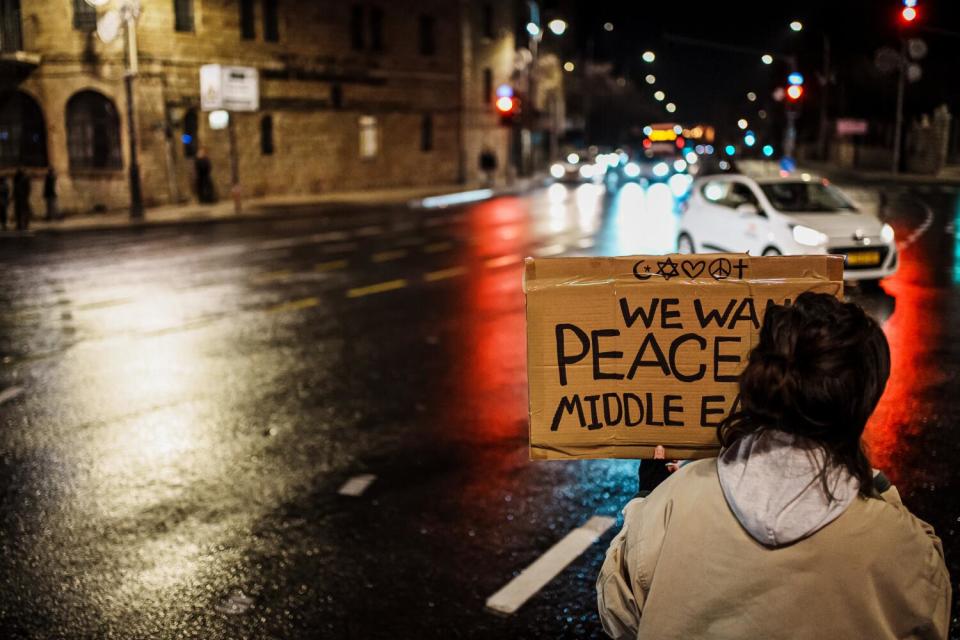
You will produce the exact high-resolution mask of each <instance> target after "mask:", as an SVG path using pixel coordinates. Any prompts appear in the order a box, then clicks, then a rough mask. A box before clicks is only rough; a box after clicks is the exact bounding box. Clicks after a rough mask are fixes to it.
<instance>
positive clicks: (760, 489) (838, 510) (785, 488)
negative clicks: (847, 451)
mask: <svg viewBox="0 0 960 640" xmlns="http://www.w3.org/2000/svg"><path fill="white" fill-rule="evenodd" d="M824 461H825V454H824V452H823V449H821V448H820V447H819V446H818V445H817V444H815V443H814V442H812V441H810V440H807V439H806V438H802V437H800V436H795V435H792V434H789V433H785V432H783V431H773V430H771V431H762V432H760V433H759V434H751V435H748V436H745V437H743V438H740V439H739V440H738V441H737V442H736V443H735V444H734V445H733V446H731V447H730V448H728V449H726V450H724V451H723V453H721V454H720V458H719V460H718V463H717V474H718V475H719V477H720V486H721V487H722V489H723V495H724V497H725V498H726V500H727V504H728V505H729V506H730V510H731V511H732V512H733V514H734V515H735V516H736V518H737V520H739V521H740V524H741V525H742V526H743V528H744V529H746V531H747V532H748V533H749V534H750V535H751V536H753V538H754V539H756V540H757V542H760V543H761V544H764V545H766V546H768V547H780V546H784V545H788V544H791V543H793V542H796V541H797V540H800V539H802V538H806V537H807V536H809V535H811V534H813V533H815V532H817V531H819V530H820V529H822V528H823V527H825V526H827V525H828V524H830V523H831V522H833V521H834V520H836V519H837V518H839V517H840V515H841V514H842V513H843V512H844V511H846V510H847V507H849V506H850V504H851V503H852V502H853V500H854V498H856V497H857V492H858V490H859V488H860V483H859V481H858V480H857V479H856V478H855V477H854V476H852V475H851V474H850V472H849V471H847V469H846V468H845V467H841V466H832V467H831V468H830V470H829V472H828V473H827V485H828V487H829V488H830V494H832V497H831V496H830V495H827V494H826V493H825V492H824V490H823V483H822V480H821V479H820V478H819V476H818V473H819V471H820V469H821V468H822V467H823V465H824Z"/></svg>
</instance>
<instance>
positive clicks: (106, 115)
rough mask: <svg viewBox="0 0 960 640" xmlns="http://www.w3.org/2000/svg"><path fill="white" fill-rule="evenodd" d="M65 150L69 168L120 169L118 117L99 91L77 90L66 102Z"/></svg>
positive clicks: (111, 104)
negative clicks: (68, 156) (67, 153)
mask: <svg viewBox="0 0 960 640" xmlns="http://www.w3.org/2000/svg"><path fill="white" fill-rule="evenodd" d="M67 151H68V152H69V154H70V167H71V168H72V169H120V168H121V167H123V160H122V157H121V155H120V118H119V117H118V116H117V108H116V107H114V106H113V103H112V102H111V101H110V99H109V98H107V97H106V96H105V95H103V94H102V93H98V92H96V91H80V92H77V93H75V94H73V97H72V98H70V100H69V101H68V102H67Z"/></svg>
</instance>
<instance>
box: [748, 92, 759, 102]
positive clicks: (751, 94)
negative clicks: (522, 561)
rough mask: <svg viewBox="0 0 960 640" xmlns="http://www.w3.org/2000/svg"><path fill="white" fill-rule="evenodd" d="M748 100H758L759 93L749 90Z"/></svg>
mask: <svg viewBox="0 0 960 640" xmlns="http://www.w3.org/2000/svg"><path fill="white" fill-rule="evenodd" d="M747 100H749V101H750V102H756V101H757V94H755V93H754V92H753V91H749V92H747Z"/></svg>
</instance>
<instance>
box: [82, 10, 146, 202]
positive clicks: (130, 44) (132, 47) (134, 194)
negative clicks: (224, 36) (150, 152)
mask: <svg viewBox="0 0 960 640" xmlns="http://www.w3.org/2000/svg"><path fill="white" fill-rule="evenodd" d="M109 1H110V0H86V3H87V4H89V5H90V6H91V7H95V8H99V7H103V6H105V5H106V4H107V3H108V2H109ZM110 14H113V15H114V16H116V17H115V18H113V19H118V20H119V22H121V23H122V24H123V29H124V35H125V36H126V39H127V60H126V63H127V64H126V72H125V73H124V74H123V81H124V87H125V88H126V97H127V143H128V145H129V147H130V152H129V153H130V167H129V181H130V217H131V218H133V219H136V220H139V219H141V218H143V189H142V187H141V184H140V161H139V159H138V158H137V128H136V126H135V124H134V122H135V120H136V116H135V113H136V110H135V105H134V91H133V79H134V78H135V77H136V76H137V73H138V67H139V65H138V62H139V61H138V55H137V18H139V17H140V0H120V2H119V7H118V8H117V9H116V11H115V12H113V11H111V12H108V15H110ZM104 19H106V15H105V16H103V17H102V18H98V20H97V24H98V29H97V31H98V34H99V35H100V37H101V38H102V39H104V40H105V41H110V40H112V39H113V38H114V37H115V35H116V32H115V31H114V29H115V27H116V23H115V22H113V23H112V24H113V26H114V29H108V30H107V31H108V32H109V31H112V33H108V32H103V31H101V29H100V28H99V27H100V24H101V22H100V21H101V20H104ZM111 22H112V20H111Z"/></svg>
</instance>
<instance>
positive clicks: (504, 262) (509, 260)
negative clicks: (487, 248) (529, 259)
mask: <svg viewBox="0 0 960 640" xmlns="http://www.w3.org/2000/svg"><path fill="white" fill-rule="evenodd" d="M521 262H523V256H521V255H520V254H519V253H508V254H507V255H505V256H500V257H498V258H490V259H489V260H487V261H486V262H485V263H484V264H485V265H486V266H487V268H489V269H496V268H497V267H506V266H508V265H511V264H519V263H521Z"/></svg>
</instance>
